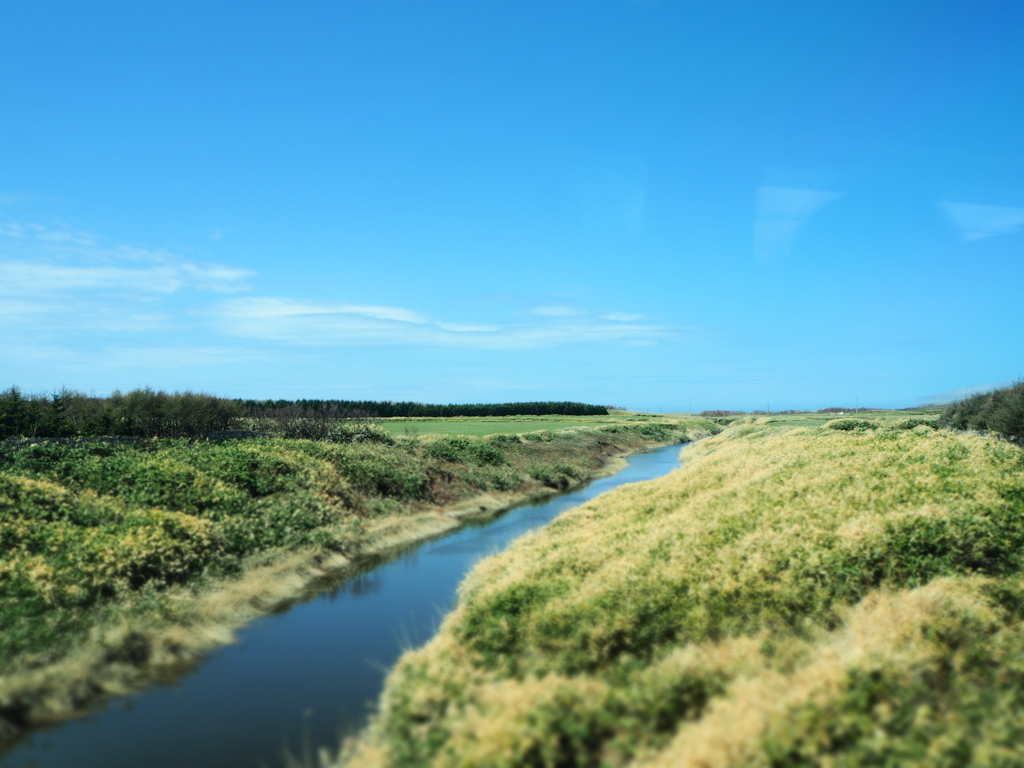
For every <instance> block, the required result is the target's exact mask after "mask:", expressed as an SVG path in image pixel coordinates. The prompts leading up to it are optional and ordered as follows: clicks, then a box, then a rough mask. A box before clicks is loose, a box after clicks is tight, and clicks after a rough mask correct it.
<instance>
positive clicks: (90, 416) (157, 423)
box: [0, 387, 245, 438]
mask: <svg viewBox="0 0 1024 768" xmlns="http://www.w3.org/2000/svg"><path fill="white" fill-rule="evenodd" d="M244 415H245V409H244V408H243V407H242V405H241V403H240V402H239V401H238V400H228V399H225V398H220V397H214V396H213V395H204V394H199V393H194V392H176V393H174V394H168V393H166V392H154V391H153V390H152V389H137V390H134V391H132V392H128V393H127V394H122V393H121V392H114V394H112V395H111V396H110V397H92V396H90V395H86V394H83V393H81V392H75V391H74V390H70V389H66V388H65V389H61V390H60V391H59V392H54V393H52V394H41V395H30V394H23V393H22V392H21V390H19V389H18V388H17V387H11V388H10V389H8V390H7V391H6V392H0V438H5V437H95V436H100V435H123V436H126V437H205V436H206V435H207V433H209V432H212V431H216V430H226V429H229V428H230V427H231V426H232V425H234V423H235V422H236V421H237V420H238V419H239V418H240V417H242V416H244Z"/></svg>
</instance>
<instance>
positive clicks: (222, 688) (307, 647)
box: [0, 445, 681, 768]
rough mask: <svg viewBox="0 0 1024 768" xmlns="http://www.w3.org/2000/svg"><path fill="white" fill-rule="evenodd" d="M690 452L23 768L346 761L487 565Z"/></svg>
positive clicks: (563, 504)
mask: <svg viewBox="0 0 1024 768" xmlns="http://www.w3.org/2000/svg"><path fill="white" fill-rule="evenodd" d="M680 447H681V446H678V445H673V446H669V447H667V448H662V449H659V450H657V451H653V452H651V453H644V454H638V455H636V456H633V457H632V458H630V460H629V466H628V467H626V468H625V469H623V470H622V471H621V472H619V473H618V474H616V475H613V476H612V477H605V478H601V479H599V480H595V481H594V482H592V483H591V484H589V485H587V486H585V487H583V488H580V489H577V490H576V491H573V492H570V493H566V494H563V495H560V496H556V497H554V498H550V499H548V500H546V501H543V502H541V503H538V504H529V505H524V506H521V507H516V508H515V509H512V510H511V511H509V512H507V513H505V514H504V515H502V516H501V517H498V518H497V519H493V520H490V521H487V522H484V523H480V524H478V525H471V526H469V527H466V528H462V529H460V530H459V531H457V532H455V533H453V534H451V535H449V536H446V537H444V538H439V539H435V540H433V541H429V542H426V543H422V544H419V545H418V546H415V547H412V548H410V549H409V550H407V551H405V552H403V553H398V554H395V555H392V556H390V557H389V558H381V559H380V560H379V561H378V562H376V563H372V564H369V565H368V568H367V569H366V570H365V571H364V572H363V573H361V574H358V575H355V576H352V574H351V572H349V573H348V576H347V578H346V580H345V581H343V582H341V583H337V582H336V583H333V584H331V583H325V584H323V585H322V587H323V589H322V591H320V592H318V593H317V594H316V595H315V596H314V597H312V598H311V599H310V600H309V601H307V602H304V603H300V604H297V605H294V606H292V607H291V608H289V609H288V610H286V611H284V612H282V613H279V614H277V615H273V616H267V617H264V618H262V619H260V620H258V621H256V622H254V623H252V624H250V625H248V626H247V627H245V628H244V629H243V630H241V631H240V632H239V633H238V640H239V642H238V643H237V644H235V645H232V646H228V647H225V648H221V649H219V650H218V651H215V652H214V653H211V654H210V655H209V657H208V658H207V659H206V660H204V661H203V663H202V664H200V665H199V666H198V667H196V668H195V669H194V670H193V671H192V672H190V673H189V674H187V675H186V676H185V677H183V678H182V679H180V680H178V681H176V682H175V683H174V684H173V685H161V686H153V687H151V688H149V689H147V690H145V691H143V692H142V693H139V694H137V695H135V696H129V697H125V698H123V699H118V700H116V701H114V702H112V703H111V704H110V705H109V706H108V707H107V708H106V709H104V710H101V711H99V712H97V713H96V714H93V715H91V716H89V717H86V718H83V719H81V720H74V721H70V722H67V723H64V724H62V725H61V726H59V727H57V728H54V729H52V730H47V731H39V732H36V733H35V734H33V735H32V736H30V737H29V738H27V739H26V740H25V741H23V742H21V743H20V744H19V745H18V746H17V747H16V748H15V749H14V750H12V751H11V752H10V753H8V755H7V756H6V758H5V759H3V760H0V762H2V764H3V765H5V766H12V767H16V768H28V767H29V766H35V767H36V768H93V767H95V768H119V767H120V766H126V767H127V766H131V767H132V768H142V767H143V766H145V767H146V768H165V767H166V768H182V766H195V767H197V768H198V767H202V766H211V767H212V766H216V768H258V767H259V766H261V765H262V766H268V767H269V768H277V767H278V766H281V765H283V764H284V760H283V755H284V753H285V751H286V750H287V751H288V752H290V753H291V754H292V755H294V756H299V755H301V754H302V752H303V749H304V748H306V747H308V748H311V749H312V751H313V752H314V753H315V752H316V749H317V748H319V747H322V746H328V747H330V748H331V749H334V748H335V747H336V746H337V744H338V741H339V737H340V735H341V734H347V733H353V732H355V731H358V730H359V729H360V728H361V727H362V726H363V725H364V724H365V723H366V720H367V717H368V716H369V714H370V712H371V707H372V705H373V702H375V701H376V699H377V697H378V695H379V694H380V689H381V686H382V684H383V680H384V676H385V674H386V672H387V669H388V668H389V667H390V666H391V665H392V664H394V662H395V661H396V660H397V659H398V657H399V655H400V654H401V653H402V651H403V650H404V649H406V648H409V647H414V646H419V645H421V644H423V643H424V642H426V641H427V640H428V639H430V637H431V636H432V635H433V633H434V631H435V629H436V628H437V626H438V625H439V624H440V621H441V618H442V616H443V615H444V614H445V613H446V612H447V611H449V610H450V609H451V607H452V605H453V601H454V598H455V590H456V588H457V587H458V585H459V582H461V581H462V578H463V576H464V575H465V574H466V572H467V571H469V569H470V568H472V567H473V565H474V564H475V563H476V562H477V561H478V560H480V559H481V558H482V557H486V556H487V555H490V554H493V553H495V552H497V551H499V550H501V549H503V548H504V547H505V546H506V545H507V544H508V543H509V542H510V541H512V540H513V539H515V538H517V537H518V536H521V535H522V534H524V533H526V532H527V531H531V530H533V529H535V528H539V527H541V526H542V525H545V524H546V523H548V522H550V521H551V520H553V519H554V518H555V517H557V516H558V515H559V514H561V513H562V512H563V511H565V510H567V509H571V508H572V507H576V506H579V505H580V504H583V503H584V502H586V501H588V500H589V499H592V498H594V497H595V496H597V495H598V494H601V493H604V492H605V491H608V490H611V489H612V488H615V487H616V486H619V485H623V484H625V483H634V482H638V481H641V480H650V479H652V478H655V477H660V476H661V475H665V474H667V473H669V472H671V471H672V470H673V469H676V468H677V467H678V466H679V450H680Z"/></svg>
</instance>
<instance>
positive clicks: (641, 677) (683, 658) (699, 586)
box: [345, 420, 1024, 766]
mask: <svg viewBox="0 0 1024 768" xmlns="http://www.w3.org/2000/svg"><path fill="white" fill-rule="evenodd" d="M833 426H837V427H839V428H836V429H833V428H829V427H828V426H826V427H822V428H798V429H794V430H789V431H785V432H779V431H774V430H775V429H776V428H775V427H771V426H769V425H768V424H767V420H759V421H758V420H754V421H752V423H749V424H746V425H742V426H740V427H738V428H734V429H732V430H730V431H728V432H726V433H724V434H723V435H721V436H719V437H717V438H712V439H709V440H706V441H704V442H702V443H700V444H698V445H697V446H694V447H692V448H690V449H688V450H689V452H690V456H691V459H690V461H689V463H688V464H687V466H686V467H685V468H684V469H682V470H680V471H678V472H676V473H674V474H672V475H670V476H668V477H666V478H663V479H661V480H656V481H652V482H649V483H643V484H638V485H633V486H626V487H622V488H620V489H617V490H616V491H613V492H611V493H609V494H606V495H605V496H602V497H600V498H599V499H597V500H595V501H593V502H591V503H589V504H587V505H585V506H583V507H580V508H578V509H576V510H573V511H571V512H568V513H566V514H565V515H563V516H562V517H561V518H560V519H559V520H558V521H556V522H555V523H553V524H552V525H550V526H548V527H547V528H546V529H544V530H542V531H539V532H537V533H534V534H531V535H529V536H526V537H524V538H523V539H521V540H519V541H518V542H516V544H514V545H513V546H512V547H510V548H509V549H508V550H507V551H506V552H504V553H503V554H501V555H498V556H495V557H492V558H489V559H487V560H485V561H483V562H481V563H480V564H479V565H478V567H477V568H476V569H475V570H474V571H473V573H472V574H471V575H470V576H469V577H468V578H467V580H466V581H465V583H464V584H463V586H462V588H461V591H460V602H459V606H458V607H457V609H456V610H455V611H454V612H453V613H452V614H450V615H449V616H448V617H447V618H446V619H445V621H444V623H443V625H442V627H441V630H440V632H439V634H438V635H437V637H436V638H435V639H434V640H433V641H431V642H430V643H429V644H428V645H427V646H425V647H424V648H422V649H418V650H415V651H411V652H409V653H407V654H406V655H405V656H404V657H403V658H402V659H401V660H400V662H399V664H398V665H397V667H396V668H395V670H394V671H393V672H392V674H391V676H390V677H389V680H388V682H387V685H386V689H385V692H384V695H383V697H382V700H381V711H380V713H379V716H378V717H377V719H376V720H375V722H374V723H373V724H372V726H371V728H370V729H369V730H368V731H367V733H365V734H364V735H363V737H362V739H361V740H360V741H358V742H354V743H350V744H348V745H347V746H346V750H345V755H346V758H345V759H346V760H348V761H349V762H351V764H354V765H364V764H365V765H432V766H469V765H487V766H505V765H507V766H513V765H566V764H574V765H601V764H605V765H621V764H626V763H629V762H635V763H636V764H638V765H651V766H655V765H666V766H667V765H673V766H677V765H690V766H724V765H759V766H762V765H763V766H767V765H801V764H807V765H810V764H834V765H858V764H874V763H878V764H883V763H884V762H885V760H886V759H888V758H886V757H885V756H886V755H889V756H893V755H898V756H900V758H901V760H902V761H903V762H906V763H915V764H922V765H931V764H935V765H941V764H950V765H953V764H964V762H963V761H964V760H966V761H967V762H971V761H972V760H975V759H981V758H982V757H985V756H987V757H985V759H989V758H991V760H993V761H994V762H992V764H1007V765H1009V764H1014V765H1016V764H1022V761H1017V762H1014V761H1012V760H1011V761H1010V762H1006V761H1005V760H1003V758H1002V757H1000V756H1001V755H1002V756H1005V754H1007V753H1006V750H1007V749H1008V748H1009V747H1008V746H1007V745H1012V744H1013V743H1014V739H1016V738H1019V737H1024V732H1022V730H1024V726H1017V725H1015V720H1014V718H1013V717H1011V716H1010V715H1011V713H1012V712H1013V711H1015V708H1016V707H1019V706H1021V705H1024V664H1022V663H1021V659H1024V655H1022V651H1024V633H1022V632H1021V629H1020V621H1019V614H1020V612H1021V606H1022V605H1024V598H1022V588H1021V583H1020V580H1019V578H1018V574H1019V573H1020V571H1021V566H1022V555H1024V453H1022V452H1021V451H1020V449H1019V448H1016V447H1013V446H1010V445H1007V444H1005V443H998V442H995V441H993V440H990V439H988V438H983V437H979V436H973V435H957V434H952V433H948V432H936V431H934V430H932V429H930V428H928V427H917V428H900V426H899V425H897V426H889V427H880V426H878V425H869V428H865V427H864V425H854V426H853V427H850V425H846V424H839V425H833ZM872 426H875V427H877V428H870V427H872ZM910 426H912V425H910ZM847 429H848V430H849V431H847ZM979 687H980V688H981V689H983V690H985V691H988V692H989V693H986V695H984V696H979V695H975V694H973V693H972V691H974V690H976V689H977V688H979ZM936 744H937V745H938V746H934V745H936ZM958 760H959V761H960V762H959V763H958V762H957V761H958ZM1001 760H1002V762H1000V761H1001Z"/></svg>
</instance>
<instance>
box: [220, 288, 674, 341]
mask: <svg viewBox="0 0 1024 768" xmlns="http://www.w3.org/2000/svg"><path fill="white" fill-rule="evenodd" d="M211 314H212V316H213V318H214V321H215V324H216V325H217V327H218V328H219V330H220V331H221V332H223V333H225V334H227V335H230V336H237V337H242V338H250V339H261V340H265V341H277V342H282V343H291V344H300V345H373V344H375V345H403V346H441V347H465V348H475V349H509V350H510V349H534V348H538V347H549V346H556V345H561V344H580V343H619V344H653V343H657V342H659V341H663V340H666V339H668V338H671V337H673V336H675V335H676V329H672V328H668V327H664V326H657V325H651V324H641V323H636V322H623V321H621V320H620V321H612V322H608V321H606V320H603V319H601V318H592V317H589V316H583V315H575V314H574V315H572V316H568V317H567V316H555V317H554V318H553V319H552V320H551V321H550V322H547V323H520V324H508V325H483V324H459V323H445V322H440V321H436V320H432V319H428V318H425V317H424V316H423V315H421V314H420V313H418V312H413V311H411V310H405V309H401V308H398V307H361V306H356V305H350V304H340V303H339V304H327V303H311V302H302V301H297V300H289V299H274V298H251V299H230V300H227V301H223V302H221V303H220V304H219V305H218V306H217V307H216V308H215V309H214V311H213V312H212V313H211Z"/></svg>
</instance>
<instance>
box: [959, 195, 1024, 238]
mask: <svg viewBox="0 0 1024 768" xmlns="http://www.w3.org/2000/svg"><path fill="white" fill-rule="evenodd" d="M939 205H940V206H942V208H943V210H945V212H946V215H947V216H949V218H950V219H952V220H953V223H954V224H955V225H956V226H957V228H958V229H959V230H960V234H961V235H962V236H963V238H964V240H981V239H983V238H986V237H995V236H997V235H1012V234H1014V233H1015V232H1018V231H1020V230H1021V228H1022V227H1024V208H1012V207H1009V206H1004V205H979V204H977V203H952V202H945V201H944V202H940V203H939Z"/></svg>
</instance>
